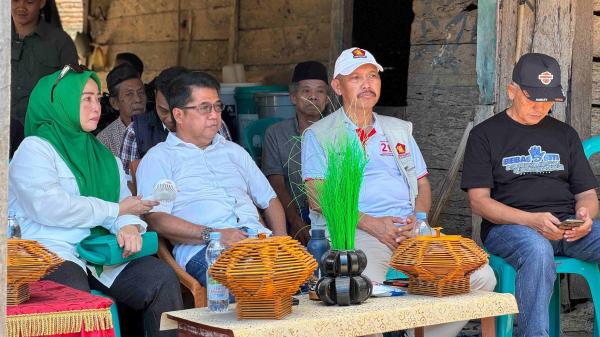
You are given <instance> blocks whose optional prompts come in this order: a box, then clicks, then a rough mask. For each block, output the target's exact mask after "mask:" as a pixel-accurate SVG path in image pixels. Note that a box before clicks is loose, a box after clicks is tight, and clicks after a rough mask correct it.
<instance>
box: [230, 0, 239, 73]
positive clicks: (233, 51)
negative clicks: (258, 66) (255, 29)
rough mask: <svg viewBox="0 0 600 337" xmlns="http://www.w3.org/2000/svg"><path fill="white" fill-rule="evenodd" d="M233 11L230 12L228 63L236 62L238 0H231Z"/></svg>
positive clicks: (237, 53) (237, 52)
mask: <svg viewBox="0 0 600 337" xmlns="http://www.w3.org/2000/svg"><path fill="white" fill-rule="evenodd" d="M232 10H233V13H232V14H231V25H230V26H229V51H228V54H227V56H228V58H227V61H228V62H229V63H228V64H234V63H237V60H238V55H239V50H238V49H239V48H238V46H239V42H240V38H239V26H240V0H233V9H232Z"/></svg>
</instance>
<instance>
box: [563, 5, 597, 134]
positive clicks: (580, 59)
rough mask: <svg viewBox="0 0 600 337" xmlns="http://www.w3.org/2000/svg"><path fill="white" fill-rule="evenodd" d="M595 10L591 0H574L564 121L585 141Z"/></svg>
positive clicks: (589, 118) (589, 112)
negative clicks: (573, 20)
mask: <svg viewBox="0 0 600 337" xmlns="http://www.w3.org/2000/svg"><path fill="white" fill-rule="evenodd" d="M593 13H594V9H593V6H592V2H591V1H577V5H576V7H575V27H574V34H575V36H574V37H573V48H572V52H573V56H572V60H571V87H570V88H569V91H568V92H567V104H568V106H567V120H568V121H569V123H570V124H571V126H572V127H573V128H575V130H577V132H578V133H579V137H580V138H581V139H582V140H583V139H587V138H589V137H590V134H591V131H592V98H591V97H592V63H593V62H592V60H593V48H592V45H593V44H592V43H590V41H592V29H591V27H592V26H593V22H592V19H593V16H594V14H593Z"/></svg>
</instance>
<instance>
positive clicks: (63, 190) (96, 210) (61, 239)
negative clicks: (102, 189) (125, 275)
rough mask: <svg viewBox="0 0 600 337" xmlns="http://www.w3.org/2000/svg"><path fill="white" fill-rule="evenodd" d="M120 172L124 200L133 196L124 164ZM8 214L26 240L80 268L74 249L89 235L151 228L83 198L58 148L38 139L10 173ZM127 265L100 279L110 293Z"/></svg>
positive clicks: (107, 270)
mask: <svg viewBox="0 0 600 337" xmlns="http://www.w3.org/2000/svg"><path fill="white" fill-rule="evenodd" d="M115 160H116V161H117V166H118V167H119V176H120V189H121V191H120V200H123V199H125V198H126V197H128V196H130V195H131V193H130V191H129V188H127V181H126V179H125V173H124V172H123V167H122V165H121V161H120V160H118V158H116V157H115ZM8 187H9V208H10V209H12V210H14V211H15V212H16V216H17V220H18V221H19V224H20V226H21V237H22V238H23V239H27V240H36V241H38V242H39V243H40V244H42V245H43V246H44V247H46V248H47V249H48V250H50V251H52V252H54V253H56V254H58V256H60V257H61V258H63V259H64V260H68V261H72V262H75V263H77V264H78V265H79V266H80V267H81V268H83V269H84V270H85V268H86V263H85V261H83V260H80V259H79V258H78V254H77V252H76V250H75V246H76V245H77V244H78V243H79V242H80V241H81V240H83V239H84V238H86V237H87V236H89V235H90V229H91V228H93V227H96V226H102V227H104V228H106V229H108V230H109V231H110V232H111V233H113V234H116V233H118V231H119V230H120V229H121V228H122V227H123V226H125V225H129V224H137V225H139V226H140V228H143V229H144V232H145V229H146V223H145V222H144V221H143V220H141V219H140V218H139V217H137V216H134V215H123V216H119V204H118V203H114V202H109V201H104V200H101V199H98V198H95V197H84V196H81V195H80V193H79V186H78V185H77V181H76V180H75V176H74V175H73V173H72V172H71V170H70V169H69V167H68V166H67V164H66V163H65V162H64V160H63V159H62V158H61V157H60V155H59V154H58V152H56V150H55V149H54V147H53V146H52V145H51V144H50V143H49V142H47V141H46V140H44V139H42V138H39V137H35V136H32V137H27V138H25V140H23V142H22V143H21V145H20V146H19V148H18V149H17V151H16V152H15V155H14V156H13V159H12V160H11V162H10V167H9V185H8ZM126 265H127V264H122V265H118V266H112V267H109V266H105V267H104V270H103V272H102V275H101V276H100V277H98V276H97V275H96V273H95V269H94V268H92V267H90V270H92V273H93V274H94V276H96V278H97V279H98V280H99V281H100V282H102V284H104V285H105V286H107V287H110V286H111V285H112V283H113V281H114V280H115V278H116V277H117V275H118V274H119V273H120V272H121V270H123V268H125V266H126Z"/></svg>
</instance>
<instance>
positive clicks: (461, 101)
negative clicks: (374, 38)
mask: <svg viewBox="0 0 600 337" xmlns="http://www.w3.org/2000/svg"><path fill="white" fill-rule="evenodd" d="M413 11H414V13H415V20H414V22H413V24H412V32H411V57H410V64H409V75H408V99H407V100H408V106H407V108H406V118H407V119H408V120H410V121H412V122H413V124H414V135H415V139H416V140H417V143H418V144H419V147H420V149H421V152H422V153H423V155H424V157H425V161H426V163H427V166H428V168H429V173H430V176H429V178H430V179H431V182H432V188H433V194H434V195H433V198H434V200H435V199H436V198H437V197H438V195H439V192H440V191H439V188H440V187H441V186H440V185H441V181H442V179H443V178H444V176H445V175H446V173H447V170H448V168H449V165H450V163H451V162H452V158H453V157H454V154H455V152H456V148H457V146H458V143H459V141H460V139H461V136H462V134H463V130H464V128H465V127H466V126H467V123H468V122H469V121H471V120H472V119H473V116H474V113H475V109H476V106H477V104H478V99H479V92H478V87H477V78H476V70H475V61H476V58H475V54H476V50H477V46H476V27H477V1H475V0H414V2H413ZM458 180H460V179H458ZM458 186H459V181H457V183H456V184H455V186H454V188H453V191H452V194H451V196H450V198H449V200H448V202H447V203H446V207H445V209H444V212H443V213H442V217H441V223H440V224H441V225H442V226H444V227H445V228H446V230H445V231H446V232H449V233H461V234H464V235H467V236H469V235H470V232H471V212H470V209H469V208H468V202H467V200H466V194H465V193H464V192H462V191H461V190H460V189H459V187H458Z"/></svg>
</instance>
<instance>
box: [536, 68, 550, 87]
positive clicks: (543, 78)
mask: <svg viewBox="0 0 600 337" xmlns="http://www.w3.org/2000/svg"><path fill="white" fill-rule="evenodd" d="M538 79H539V80H540V82H542V84H544V85H548V84H550V82H552V79H554V75H552V73H551V72H549V71H544V72H543V73H541V74H539V75H538Z"/></svg>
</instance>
